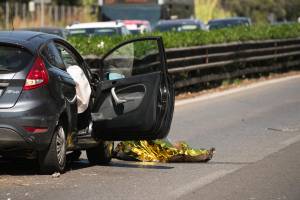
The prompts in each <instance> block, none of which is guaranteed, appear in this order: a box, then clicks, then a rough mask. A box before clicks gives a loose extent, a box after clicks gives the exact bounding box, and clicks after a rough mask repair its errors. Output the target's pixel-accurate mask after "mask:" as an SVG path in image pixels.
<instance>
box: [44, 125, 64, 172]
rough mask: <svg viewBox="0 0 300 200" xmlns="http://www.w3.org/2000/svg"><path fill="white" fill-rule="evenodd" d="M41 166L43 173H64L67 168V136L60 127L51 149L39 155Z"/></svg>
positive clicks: (54, 135)
mask: <svg viewBox="0 0 300 200" xmlns="http://www.w3.org/2000/svg"><path fill="white" fill-rule="evenodd" d="M39 164H40V168H41V171H42V172H43V173H53V172H60V173H62V172H64V170H65V167H66V134H65V131H64V129H63V127H62V126H61V125H58V126H57V127H56V129H55V132H54V134H53V138H52V141H51V144H50V146H49V149H48V150H46V151H44V152H40V153H39Z"/></svg>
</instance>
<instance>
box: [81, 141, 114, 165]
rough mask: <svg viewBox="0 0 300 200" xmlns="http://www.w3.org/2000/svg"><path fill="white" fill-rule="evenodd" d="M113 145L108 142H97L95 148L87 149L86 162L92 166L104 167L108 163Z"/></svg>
mask: <svg viewBox="0 0 300 200" xmlns="http://www.w3.org/2000/svg"><path fill="white" fill-rule="evenodd" d="M113 148H114V143H113V142H109V141H101V142H99V144H98V146H97V147H94V148H91V149H87V150H86V154H87V157H88V160H89V161H90V163H91V164H93V165H105V164H108V163H110V161H111V158H112V151H113Z"/></svg>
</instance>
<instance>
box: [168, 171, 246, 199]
mask: <svg viewBox="0 0 300 200" xmlns="http://www.w3.org/2000/svg"><path fill="white" fill-rule="evenodd" d="M240 168H241V167H239V168H236V169H231V170H218V171H215V172H213V173H211V174H208V175H206V176H204V177H201V178H199V179H197V180H195V181H193V182H190V183H186V184H185V185H183V186H182V187H180V188H178V189H176V190H173V191H172V192H171V193H170V197H171V198H172V199H174V198H176V199H177V198H179V197H181V196H184V195H186V194H189V193H191V192H193V191H195V190H196V189H199V188H201V187H203V186H205V185H208V184H210V183H212V182H214V181H215V180H217V179H219V178H222V177H224V176H225V175H227V174H230V173H232V172H234V171H236V170H238V169H240Z"/></svg>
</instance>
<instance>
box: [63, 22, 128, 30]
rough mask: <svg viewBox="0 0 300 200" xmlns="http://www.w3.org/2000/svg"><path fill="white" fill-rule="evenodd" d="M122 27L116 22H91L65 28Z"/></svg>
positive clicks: (121, 24)
mask: <svg viewBox="0 0 300 200" xmlns="http://www.w3.org/2000/svg"><path fill="white" fill-rule="evenodd" d="M122 26H124V24H123V23H120V22H118V21H110V22H91V23H79V24H73V25H71V26H67V27H66V28H67V29H80V28H119V27H122Z"/></svg>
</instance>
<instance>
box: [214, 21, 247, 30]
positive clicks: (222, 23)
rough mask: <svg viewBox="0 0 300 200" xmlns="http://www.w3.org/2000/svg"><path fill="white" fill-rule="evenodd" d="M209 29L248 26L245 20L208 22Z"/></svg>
mask: <svg viewBox="0 0 300 200" xmlns="http://www.w3.org/2000/svg"><path fill="white" fill-rule="evenodd" d="M208 25H209V29H211V30H212V29H221V28H227V27H233V26H241V25H249V23H248V22H247V21H246V20H221V21H213V22H209V23H208Z"/></svg>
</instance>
